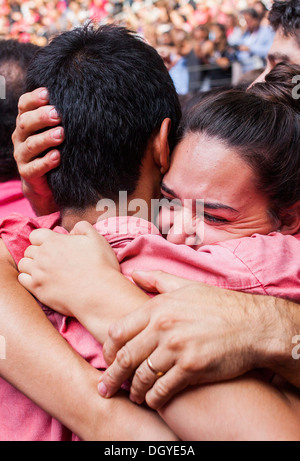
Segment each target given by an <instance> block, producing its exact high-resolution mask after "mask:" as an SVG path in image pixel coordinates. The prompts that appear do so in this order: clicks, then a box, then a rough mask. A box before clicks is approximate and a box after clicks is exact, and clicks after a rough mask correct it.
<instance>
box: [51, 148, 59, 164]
mask: <svg viewBox="0 0 300 461" xmlns="http://www.w3.org/2000/svg"><path fill="white" fill-rule="evenodd" d="M50 159H51V160H52V161H53V162H55V161H56V160H59V152H58V151H57V150H56V151H54V152H52V154H50Z"/></svg>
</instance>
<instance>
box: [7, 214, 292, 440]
mask: <svg viewBox="0 0 300 461" xmlns="http://www.w3.org/2000/svg"><path fill="white" fill-rule="evenodd" d="M59 220H60V216H59V214H54V215H50V216H45V217H41V218H36V219H33V218H25V217H23V216H20V215H12V216H10V217H8V218H6V219H4V220H3V221H2V223H0V237H1V238H2V239H3V241H4V243H5V244H6V246H7V248H8V250H9V251H10V253H11V255H12V256H13V258H14V260H15V262H16V263H18V262H19V260H20V259H21V258H22V257H23V254H24V251H25V249H26V248H27V247H28V246H29V245H30V242H29V235H30V233H31V232H32V230H34V229H36V228H40V227H42V228H49V229H53V230H55V231H56V232H60V233H67V231H66V230H65V229H63V228H61V227H59V224H60V222H59ZM96 228H97V230H98V231H99V232H100V233H102V235H104V236H105V237H106V238H107V240H108V241H109V243H110V244H111V246H112V247H113V249H114V251H115V252H116V255H117V257H118V260H119V262H120V263H121V268H122V272H123V274H124V275H126V276H127V277H130V275H131V274H132V272H133V270H138V269H140V270H151V269H153V270H163V271H166V272H169V273H171V274H174V275H178V276H181V277H185V278H188V279H191V280H197V281H201V282H204V283H207V284H211V285H217V286H220V287H223V288H227V289H232V290H239V291H244V292H250V293H257V294H265V295H266V294H268V295H273V296H278V297H283V298H288V299H291V300H293V301H296V302H300V263H299V254H300V236H299V235H298V236H283V235H281V234H278V233H274V234H270V235H269V236H262V235H253V236H252V237H249V238H248V237H247V238H243V239H238V240H230V241H227V242H223V243H218V244H215V245H209V246H204V247H202V248H200V249H199V250H198V251H195V250H193V249H191V248H188V247H186V246H183V245H174V244H171V243H169V242H167V241H166V240H164V239H163V238H162V237H161V235H160V234H159V231H158V230H157V229H156V228H155V227H154V226H152V224H150V223H148V222H146V221H143V220H138V219H136V218H127V217H124V218H110V219H109V220H106V221H102V222H99V223H98V224H96ZM41 307H42V309H43V310H44V312H45V314H46V315H47V317H48V319H49V320H50V322H52V324H53V325H54V327H55V328H56V329H57V330H58V331H59V332H60V334H61V335H62V336H63V337H64V338H65V339H66V340H67V341H68V342H69V344H70V345H71V346H72V347H73V348H74V349H75V350H76V351H77V352H78V353H79V354H80V355H82V357H84V358H85V359H86V360H87V361H88V362H89V363H91V365H92V366H94V367H96V368H98V369H105V368H106V364H105V362H104V359H103V355H102V346H101V345H99V344H98V343H97V342H96V341H95V339H94V338H93V337H92V336H91V335H90V334H89V333H88V332H87V331H86V330H85V329H84V327H82V326H81V325H80V324H79V323H78V322H77V321H76V320H75V319H73V318H67V317H65V316H62V315H60V314H58V313H55V312H54V311H52V310H51V309H49V308H47V307H45V306H42V305H41ZM0 334H1V332H0ZM0 401H1V402H2V404H1V405H0V440H1V441H5V440H9V441H11V440H24V441H32V440H36V441H41V440H43V441H46V440H77V438H76V436H74V435H73V434H72V433H71V432H70V431H69V430H68V429H66V428H65V427H64V426H62V425H61V424H60V423H59V422H58V421H56V420H55V419H54V418H52V417H51V416H49V415H48V414H46V413H45V412H44V411H43V410H41V409H40V408H39V407H37V406H36V405H35V404H34V403H33V402H31V401H30V400H29V399H27V397H25V396H24V395H23V394H21V393H20V392H18V391H17V390H16V389H15V388H14V387H12V386H10V384H8V383H7V382H6V381H4V380H1V379H0ZM4 403H5V404H4Z"/></svg>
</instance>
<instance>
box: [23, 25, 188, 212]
mask: <svg viewBox="0 0 300 461" xmlns="http://www.w3.org/2000/svg"><path fill="white" fill-rule="evenodd" d="M38 87H47V88H48V89H49V94H50V103H51V104H53V105H54V106H55V107H56V109H57V111H58V113H59V114H60V116H61V119H62V125H63V127H64V130H65V141H64V144H63V145H62V148H61V149H60V152H61V164H60V166H59V167H58V168H57V169H56V170H54V171H52V172H50V173H49V174H48V182H49V185H50V187H51V189H52V192H53V196H54V199H55V201H56V203H57V205H58V206H59V208H60V209H65V208H76V209H84V208H86V207H88V206H91V205H94V204H96V203H97V201H98V200H99V199H100V198H108V199H113V200H117V198H118V196H119V191H121V190H122V191H127V192H128V195H130V194H132V193H133V192H134V191H135V190H136V187H137V183H138V180H139V177H140V170H141V165H142V161H143V158H144V155H145V152H146V147H147V145H148V142H149V140H150V138H151V137H152V136H153V134H155V132H156V131H157V130H158V129H159V128H160V126H161V123H162V122H163V120H164V119H165V118H167V117H170V119H171V121H172V128H171V132H170V137H169V140H170V147H171V148H172V147H173V145H174V143H175V138H176V131H177V126H178V123H179V121H180V117H181V110H180V104H179V100H178V97H177V94H176V91H175V88H174V85H173V82H172V80H171V78H170V75H169V73H168V71H167V69H166V67H165V65H164V63H163V60H162V59H161V58H160V56H159V55H158V53H157V52H156V51H155V50H154V49H153V48H152V47H151V46H149V45H148V44H146V43H145V42H144V41H143V40H142V39H141V38H139V37H138V36H136V35H135V34H133V33H132V32H130V31H128V30H126V29H125V28H122V27H117V26H111V25H109V26H108V25H106V26H101V27H99V28H96V29H95V28H94V27H92V26H85V27H80V28H77V29H74V30H72V31H69V32H65V33H63V34H61V35H59V36H57V37H56V38H54V39H53V41H52V42H51V43H50V44H49V45H48V46H47V47H45V48H44V49H42V50H41V51H40V52H39V53H38V55H37V56H36V59H35V60H34V62H33V63H32V66H31V67H30V70H29V73H28V80H27V90H29V91H31V90H33V89H35V88H38Z"/></svg>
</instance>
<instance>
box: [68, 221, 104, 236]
mask: <svg viewBox="0 0 300 461" xmlns="http://www.w3.org/2000/svg"><path fill="white" fill-rule="evenodd" d="M94 232H96V233H97V234H98V232H97V231H96V229H94V227H93V226H92V224H90V223H89V222H87V221H80V222H78V223H76V224H75V226H74V227H73V229H72V230H71V232H70V235H90V234H91V233H94Z"/></svg>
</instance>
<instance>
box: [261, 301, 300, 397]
mask: <svg viewBox="0 0 300 461" xmlns="http://www.w3.org/2000/svg"><path fill="white" fill-rule="evenodd" d="M260 300H261V297H259V298H258V299H257V300H256V301H257V302H259V301H260ZM258 308H261V309H263V311H264V318H263V323H262V325H261V327H262V328H261V329H262V331H261V338H262V340H261V341H260V342H259V343H258V347H257V365H258V366H261V367H268V368H271V369H272V370H273V371H274V372H275V373H277V374H279V375H281V376H282V377H283V378H285V379H286V380H287V381H288V382H289V383H291V384H293V385H294V386H296V387H298V388H300V373H299V361H298V360H295V359H294V358H293V356H292V351H293V348H295V343H293V338H294V337H295V336H297V335H299V334H300V306H299V305H298V304H295V303H292V302H290V301H287V300H283V299H279V298H271V297H264V304H262V305H258Z"/></svg>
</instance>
